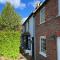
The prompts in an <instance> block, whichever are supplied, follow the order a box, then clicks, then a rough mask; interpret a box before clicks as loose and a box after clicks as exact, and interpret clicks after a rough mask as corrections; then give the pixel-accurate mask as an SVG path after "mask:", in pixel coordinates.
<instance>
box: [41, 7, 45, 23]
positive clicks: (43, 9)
mask: <svg viewBox="0 0 60 60" xmlns="http://www.w3.org/2000/svg"><path fill="white" fill-rule="evenodd" d="M42 11H44V12H45V7H43V8H42V9H41V10H40V24H42V23H45V16H44V21H43V22H42V21H41V20H42V19H41V17H42V16H41V14H42ZM44 15H45V13H44Z"/></svg>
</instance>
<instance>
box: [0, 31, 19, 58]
mask: <svg viewBox="0 0 60 60" xmlns="http://www.w3.org/2000/svg"><path fill="white" fill-rule="evenodd" d="M19 47H20V33H19V32H17V31H16V32H14V31H7V32H6V31H4V32H2V31H1V32H0V56H2V55H3V56H7V57H13V58H16V57H17V56H18V55H19Z"/></svg>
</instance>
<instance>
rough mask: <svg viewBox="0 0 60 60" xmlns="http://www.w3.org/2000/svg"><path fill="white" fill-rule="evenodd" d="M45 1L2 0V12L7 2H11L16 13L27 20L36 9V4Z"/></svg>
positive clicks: (0, 1)
mask: <svg viewBox="0 0 60 60" xmlns="http://www.w3.org/2000/svg"><path fill="white" fill-rule="evenodd" d="M41 1H43V0H0V12H1V11H2V9H3V8H4V6H5V4H6V2H10V3H11V5H12V6H13V7H14V8H15V11H16V12H17V13H18V14H19V15H21V16H22V18H23V20H25V19H26V18H27V17H28V16H29V15H30V14H31V12H32V11H33V10H34V8H35V7H36V3H39V2H41Z"/></svg>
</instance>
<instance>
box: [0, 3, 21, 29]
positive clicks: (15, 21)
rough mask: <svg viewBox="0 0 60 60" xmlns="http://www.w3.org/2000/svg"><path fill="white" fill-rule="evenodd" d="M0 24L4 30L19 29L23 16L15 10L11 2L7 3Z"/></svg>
mask: <svg viewBox="0 0 60 60" xmlns="http://www.w3.org/2000/svg"><path fill="white" fill-rule="evenodd" d="M0 26H1V27H2V28H1V29H2V30H19V29H20V27H21V17H20V16H19V15H18V14H17V13H16V12H15V11H14V8H13V7H12V6H11V4H10V3H7V4H6V5H5V7H4V9H3V11H2V13H1V18H0Z"/></svg>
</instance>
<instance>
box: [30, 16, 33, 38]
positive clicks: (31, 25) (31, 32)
mask: <svg viewBox="0 0 60 60" xmlns="http://www.w3.org/2000/svg"><path fill="white" fill-rule="evenodd" d="M29 32H30V34H31V37H33V36H34V19H33V16H32V17H31V18H30V20H29Z"/></svg>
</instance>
